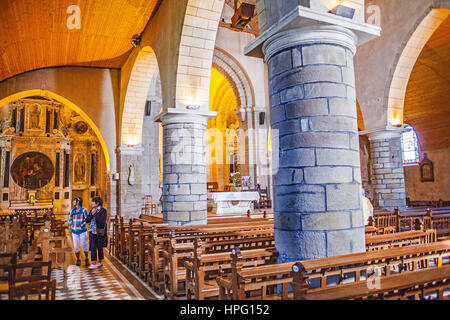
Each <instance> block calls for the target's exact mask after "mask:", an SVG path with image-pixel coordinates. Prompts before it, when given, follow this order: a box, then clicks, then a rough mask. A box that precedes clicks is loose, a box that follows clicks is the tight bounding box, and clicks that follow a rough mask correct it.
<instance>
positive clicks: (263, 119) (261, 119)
mask: <svg viewBox="0 0 450 320" xmlns="http://www.w3.org/2000/svg"><path fill="white" fill-rule="evenodd" d="M265 122H266V113H265V112H260V113H259V125H261V126H262V125H264V123H265Z"/></svg>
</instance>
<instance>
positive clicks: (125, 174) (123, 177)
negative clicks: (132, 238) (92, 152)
mask: <svg viewBox="0 0 450 320" xmlns="http://www.w3.org/2000/svg"><path fill="white" fill-rule="evenodd" d="M143 151H144V149H143V148H142V147H141V146H133V147H128V146H121V147H119V148H117V155H118V157H117V159H118V161H117V167H118V168H120V181H119V191H118V194H119V197H120V199H119V212H120V215H121V216H122V217H123V218H124V220H125V221H128V219H130V218H138V217H139V215H140V214H141V210H142V208H143V206H144V200H143V198H144V195H143V193H142V156H143Z"/></svg>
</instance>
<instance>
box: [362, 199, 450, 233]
mask: <svg viewBox="0 0 450 320" xmlns="http://www.w3.org/2000/svg"><path fill="white" fill-rule="evenodd" d="M418 224H422V225H423V227H424V228H425V229H435V230H436V235H437V237H438V238H439V239H441V240H447V239H449V238H450V208H448V207H446V208H433V209H431V208H410V209H407V210H404V211H400V210H398V209H395V210H394V211H393V212H391V211H375V212H374V216H373V218H372V217H371V218H369V226H370V227H371V228H370V229H369V231H373V230H374V229H375V230H376V232H378V233H389V232H402V231H412V230H415V229H417V225H418Z"/></svg>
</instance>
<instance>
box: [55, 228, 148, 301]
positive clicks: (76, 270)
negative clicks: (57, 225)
mask: <svg viewBox="0 0 450 320" xmlns="http://www.w3.org/2000/svg"><path fill="white" fill-rule="evenodd" d="M69 244H70V245H71V246H72V241H71V239H70V235H69ZM104 250H105V259H104V260H103V265H102V266H101V267H99V268H97V269H94V270H90V269H89V268H88V267H85V266H84V255H83V254H82V257H81V258H82V259H81V260H82V262H83V264H82V266H81V267H78V266H76V265H75V260H76V258H75V254H72V255H71V265H70V266H69V269H68V274H67V289H64V288H63V281H64V273H63V271H62V270H53V271H52V277H53V278H54V279H56V282H57V283H58V285H57V290H56V297H55V299H56V300H144V299H145V298H147V299H148V298H149V297H148V295H147V296H145V298H144V296H143V295H142V294H141V293H140V292H139V291H138V290H137V289H136V288H135V285H133V284H132V283H131V282H134V281H133V280H134V279H132V278H130V279H129V280H130V281H131V282H130V281H129V280H127V278H126V277H125V276H124V275H123V274H122V272H123V270H122V272H121V271H119V270H118V267H117V263H116V262H115V261H113V262H112V261H111V260H110V259H114V258H111V257H110V256H109V255H108V253H107V250H106V249H104ZM142 291H143V290H142V288H141V292H142ZM144 295H145V294H144Z"/></svg>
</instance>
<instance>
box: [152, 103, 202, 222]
mask: <svg viewBox="0 0 450 320" xmlns="http://www.w3.org/2000/svg"><path fill="white" fill-rule="evenodd" d="M209 117H210V115H209V113H204V114H194V113H192V112H185V113H180V112H179V111H178V113H165V114H162V115H161V116H159V119H160V120H161V121H162V126H163V216H164V222H167V223H168V224H170V225H174V226H178V225H193V224H206V218H207V215H206V122H207V120H208V118H209Z"/></svg>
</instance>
